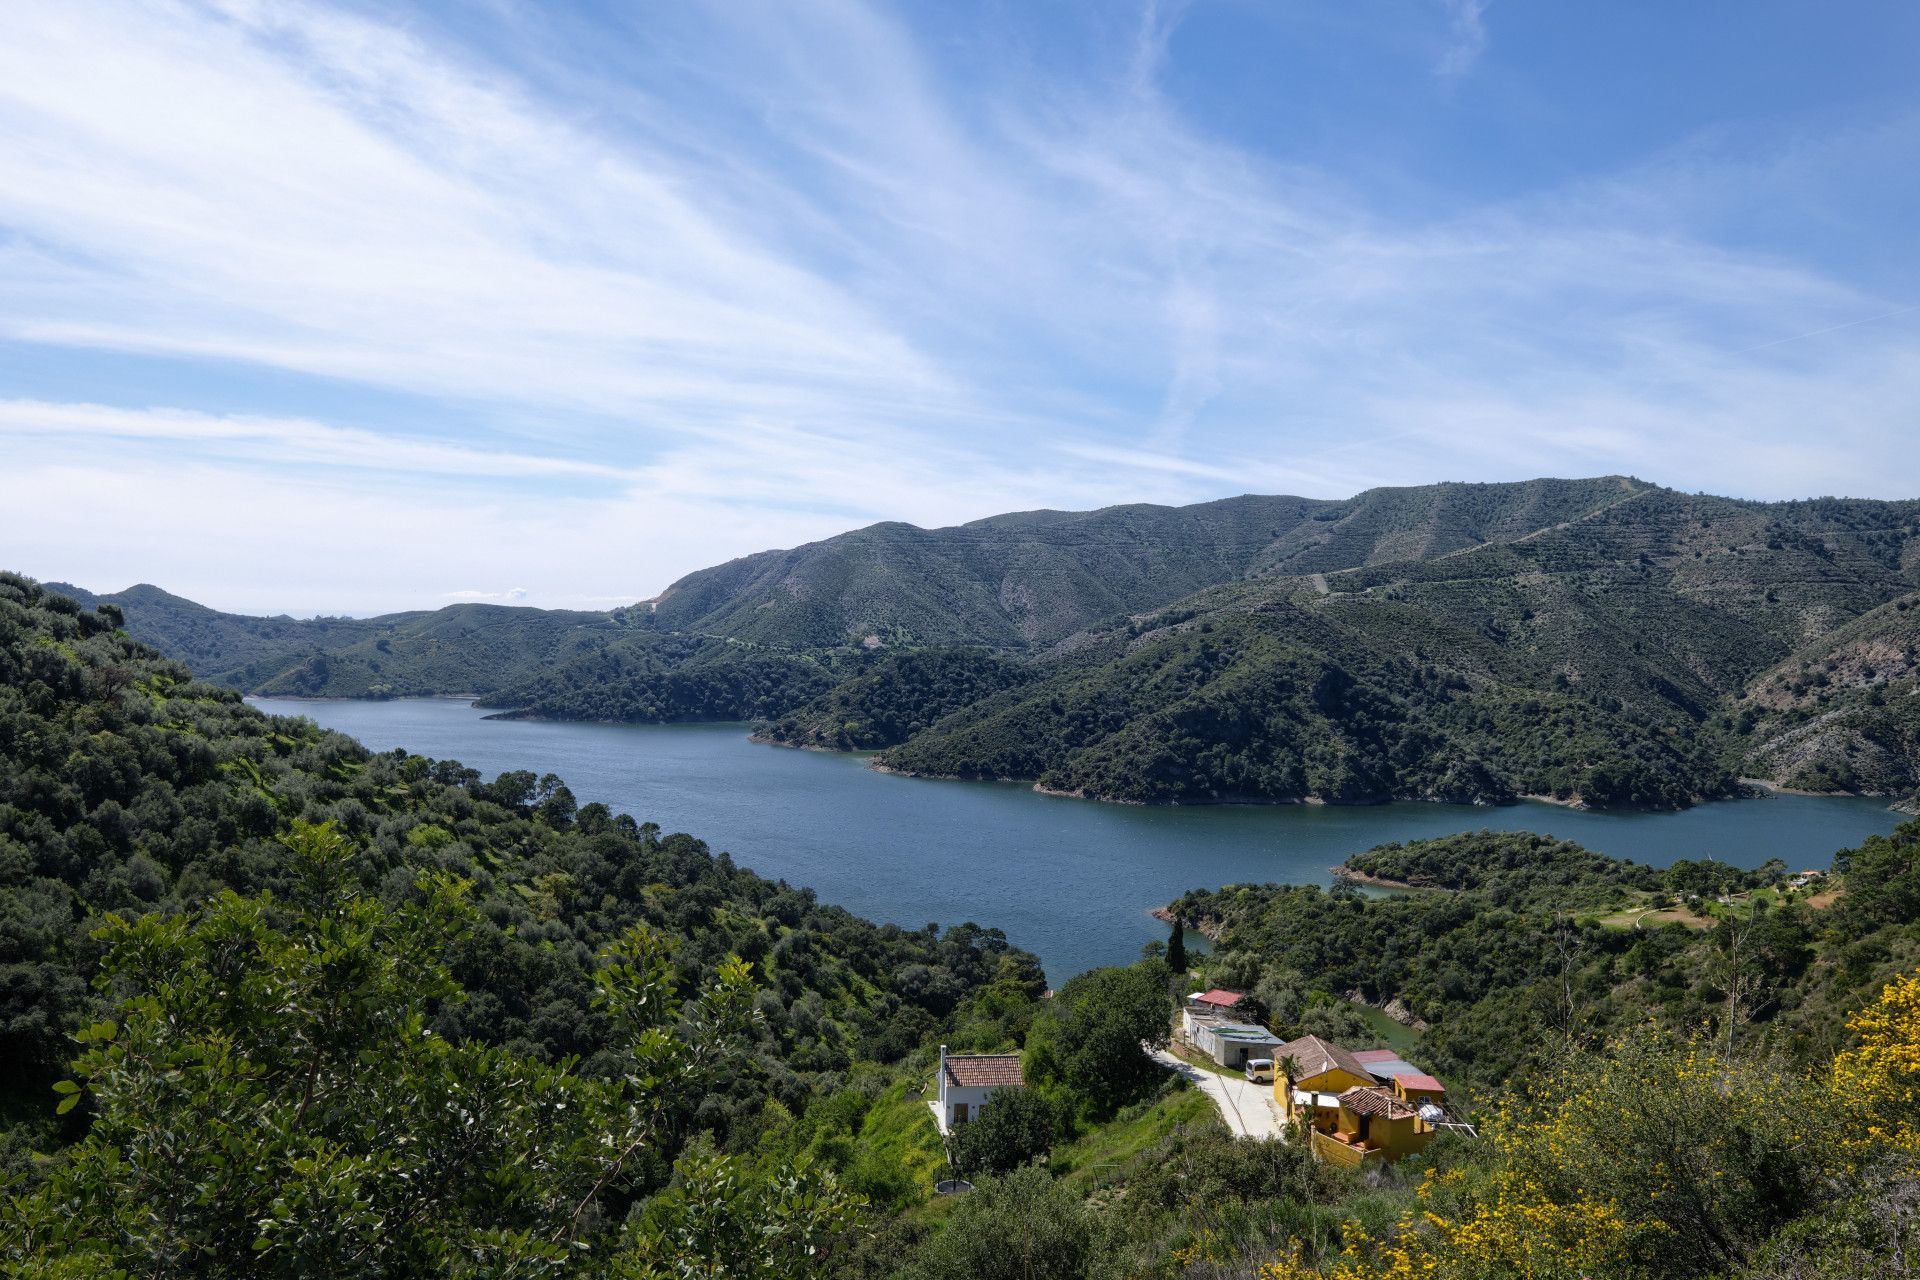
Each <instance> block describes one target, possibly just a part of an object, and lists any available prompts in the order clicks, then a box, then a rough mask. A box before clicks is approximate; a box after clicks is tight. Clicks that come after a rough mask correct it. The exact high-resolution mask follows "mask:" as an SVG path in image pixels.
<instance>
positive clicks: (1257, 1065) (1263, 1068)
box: [1247, 1058, 1273, 1084]
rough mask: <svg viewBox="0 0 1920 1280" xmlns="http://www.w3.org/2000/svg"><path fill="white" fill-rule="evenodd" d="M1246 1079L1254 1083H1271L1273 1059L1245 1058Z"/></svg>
mask: <svg viewBox="0 0 1920 1280" xmlns="http://www.w3.org/2000/svg"><path fill="white" fill-rule="evenodd" d="M1247 1079H1249V1080H1251V1081H1252V1082H1253V1083H1255V1084H1272V1083H1273V1059H1272V1058H1248V1059H1247Z"/></svg>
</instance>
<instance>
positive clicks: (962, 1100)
mask: <svg viewBox="0 0 1920 1280" xmlns="http://www.w3.org/2000/svg"><path fill="white" fill-rule="evenodd" d="M1026 1087H1027V1081H1026V1077H1025V1076H1023V1075H1022V1074H1021V1072H1020V1055H1019V1054H1017V1053H954V1054H949V1053H948V1052H947V1046H945V1045H941V1046H940V1075H939V1077H938V1079H937V1081H936V1082H935V1089H936V1093H935V1097H934V1100H933V1103H932V1106H933V1118H934V1121H935V1123H936V1124H937V1125H938V1126H939V1128H940V1132H941V1133H942V1134H947V1133H951V1132H952V1131H953V1126H954V1125H956V1124H965V1123H966V1122H967V1121H969V1120H971V1119H973V1118H974V1117H975V1116H977V1115H979V1114H980V1108H981V1107H983V1106H985V1105H986V1102H987V1099H989V1098H991V1097H992V1096H993V1095H994V1094H996V1093H998V1092H1000V1091H1001V1090H1002V1089H1024V1088H1026Z"/></svg>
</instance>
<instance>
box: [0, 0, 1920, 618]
mask: <svg viewBox="0 0 1920 1280" xmlns="http://www.w3.org/2000/svg"><path fill="white" fill-rule="evenodd" d="M5 27H6V30H5V34H4V38H0V565H3V566H5V567H9V568H13V569H15V570H17V571H20V572H24V573H27V574H29V575H31V576H33V577H37V578H41V579H44V580H64V581H71V582H75V583H78V584H80V585H82V586H85V587H88V588H90V589H93V590H99V591H110V590H115V589H118V588H121V587H125V586H127V585H130V584H132V583H134V582H139V581H145V582H153V583H157V584H159V585H161V586H164V587H166V588H167V589H169V590H172V591H175V592H178V593H180V594H183V595H186V596H189V597H191V598H193V599H196V600H200V601H202V602H203V603H207V604H210V605H213V606H215V607H218V608H222V609H229V610H236V611H243V612H256V613H280V612H287V613H293V614H296V615H308V614H313V613H316V612H318V613H352V614H368V613H376V612H383V611H388V610H396V609H405V608H435V607H439V606H441V605H445V604H448V603H452V602H455V601H465V600H485V601H497V602H505V603H518V604H528V605H540V606H548V607H574V608H603V607H608V606H612V605H616V604H625V603H630V602H632V601H634V600H638V599H643V598H647V597H650V596H652V595H655V594H657V593H658V592H659V591H660V590H661V589H663V588H664V587H665V586H666V585H667V584H668V583H670V582H671V581H672V580H673V579H675V578H676V577H678V576H679V575H681V574H683V573H686V572H689V571H691V570H693V569H696V568H700V567H703V566H705V565H709V564H714V563H718V562H720V561H723V560H726V559H729V558H731V557H734V556H738V555H743V554H746V553H749V552H752V551H756V550H761V549H764V548H767V547H776V546H792V545H796V544H798V543H802V542H806V541H810V540H812V539H816V538H820V537H825V536H829V535H831V534H833V533H836V532H839V531H841V530H844V529H847V528H852V527H855V526H859V525H862V524H867V523H871V522H873V521H876V520H906V521H911V522H913V523H916V524H921V525H927V526H934V525H942V524H952V523H958V522H961V521H965V520H970V519H976V518H979V517H983V516H987V515H991V514H994V513H996V512H1001V511H1010V510H1024V509H1030V508H1035V507H1056V508H1074V509H1078V508H1089V507H1096V506H1104V505H1107V504H1111V503H1119V502H1161V503H1184V502H1195V501H1203V500H1207V499H1211V498H1218V497H1224V496H1228V495H1231V494H1236V493H1245V492H1261V493H1298V494H1304V495H1308V496H1315V497H1340V496H1346V495H1348V494H1351V493H1355V492H1358V491H1359V490H1361V489H1365V488H1368V487H1370V486H1374V485H1398V484H1422V483H1429V482H1433V481H1440V480H1475V481H1495V480H1514V479H1524V478H1529V477H1533V476H1539V475H1563V476H1567V475H1598V474H1606V473H1624V474H1632V475H1637V476H1640V477H1641V478H1643V479H1647V480H1653V481H1657V482H1659V483H1663V484H1668V485H1672V486H1674V487H1677V488H1681V489H1686V490H1690V491H1691V490H1706V491H1710V492H1716V493H1725V494H1730V495H1735V496H1740V497H1751V498H1766V499H1775V498H1787V497H1802V496H1814V495H1821V494H1847V495H1852V496H1859V497H1887V498H1891V497H1920V359H1917V358H1916V357H1917V356H1920V252H1916V250H1920V216H1917V215H1920V208H1917V207H1916V206H1917V205H1920V199H1917V198H1920V77H1916V76H1915V75H1914V74H1913V68H1914V67H1915V66H1916V65H1920V6H1916V5H1913V4H1911V3H1909V2H1908V0H1888V2H1885V3H1856V2H1853V0H1834V2H1833V3H1829V4H1823V5H1807V4H1803V3H1786V2H1773V0H1698V2H1697V3H1688V4H1673V3H1670V2H1657V3H1628V2H1624V0H1622V2H1617V3H1606V4H1600V3H1586V4H1552V5H1548V4H1537V3H1521V2H1520V0H1505V2H1502V0H1370V2H1369V3H1365V4H1355V3H1352V2H1351V0H1273V2H1270V3H1259V2H1255V0H1192V2H1191V3H1179V2H1178V0H1149V2H1148V3H1145V4H1139V3H1128V2H1126V0H1083V2H1080V3H1076V2H1074V0H982V2H979V3H965V2H959V0H956V2H955V3H943V4H933V3H920V2H919V0H914V2H912V3H901V4H896V5H885V4H879V3H868V2H866V0H784V2H783V0H714V2H713V3H699V2H697V0H683V2H678V3H672V4H640V3H629V2H624V0H598V2H591V0H575V2H573V3H565V2H562V0H541V2H540V3H533V2H531V0H461V2H459V3H443V4H418V5H414V4H407V3H403V2H397V0H383V2H382V3H379V4H366V5H355V4H350V3H341V4H328V3H298V2H290V3H280V2H278V0H206V2H204V3H200V2H193V0H180V2H175V0H138V2H133V0H129V2H120V0H8V3H7V5H6V19H5Z"/></svg>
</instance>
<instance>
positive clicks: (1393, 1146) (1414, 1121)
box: [1340, 1107, 1433, 1160]
mask: <svg viewBox="0 0 1920 1280" xmlns="http://www.w3.org/2000/svg"><path fill="white" fill-rule="evenodd" d="M1340 1129H1341V1131H1342V1132H1344V1133H1353V1134H1357V1133H1359V1132H1360V1117H1359V1116H1358V1115H1356V1114H1355V1113H1354V1112H1352V1111H1349V1110H1348V1109H1347V1108H1345V1107H1341V1108H1340ZM1367 1141H1368V1142H1370V1143H1373V1144H1374V1145H1376V1146H1378V1147H1379V1148H1380V1149H1381V1154H1382V1155H1384V1156H1385V1157H1386V1158H1387V1159H1389V1160H1398V1159H1400V1157H1402V1156H1410V1155H1412V1154H1413V1153H1414V1152H1416V1151H1418V1150H1420V1149H1421V1148H1422V1147H1424V1146H1426V1145H1427V1144H1428V1143H1429V1142H1431V1141H1433V1130H1432V1129H1431V1128H1430V1127H1429V1126H1428V1125H1427V1124H1425V1123H1424V1122H1423V1121H1421V1120H1420V1118H1419V1117H1418V1116H1402V1117H1401V1118H1399V1119H1397V1120H1388V1119H1386V1118H1384V1117H1382V1116H1374V1117H1372V1119H1371V1120H1370V1121H1369V1122H1368V1125H1367Z"/></svg>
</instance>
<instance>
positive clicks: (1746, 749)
mask: <svg viewBox="0 0 1920 1280" xmlns="http://www.w3.org/2000/svg"><path fill="white" fill-rule="evenodd" d="M110 599H111V598H110ZM118 599H119V600H120V602H121V603H122V604H123V607H124V608H125V609H126V610H127V616H128V627H129V629H130V631H131V632H132V633H133V634H135V635H136V636H140V637H143V638H148V639H150V640H152V641H153V642H154V643H156V644H159V645H160V646H162V647H163V648H166V649H167V650H168V651H169V652H172V653H174V654H175V655H176V656H182V657H184V658H185V659H186V660H188V661H190V662H191V663H193V665H194V666H195V669H196V670H197V671H199V672H200V673H201V674H203V675H204V676H206V677H207V678H210V679H214V680H218V681H220V682H222V683H226V684H229V685H231V686H232V687H235V688H240V689H244V690H248V691H252V692H262V693H280V694H303V695H335V696H374V697H380V696H395V695H404V694H427V693H452V692H462V693H473V694H478V695H481V698H482V701H483V703H484V704H485V705H487V706H490V707H494V708H497V709H499V711H500V713H501V714H505V715H517V716H537V717H550V718H556V719H590V720H634V721H672V720H701V719H709V720H711V719H741V720H757V721H762V722H767V723H768V724H769V725H770V728H769V729H767V730H766V732H767V733H768V734H769V736H771V737H772V738H774V739H775V740H779V741H786V742H791V743H795V744H798V745H808V746H828V747H852V748H862V749H879V750H882V751H884V752H885V754H884V756H883V757H882V763H883V764H884V765H885V766H887V767H890V768H894V769H897V770H900V771H902V772H909V773H923V774H938V775H949V776H961V777H998V778H1019V779H1030V780H1035V781H1037V782H1039V783H1040V784H1041V785H1043V786H1045V787H1048V788H1050V789H1054V790H1058V791H1062V792H1068V793H1074V794H1080V795H1085V796H1090V797H1097V798H1108V799H1119V800H1140V801H1158V802H1182V803H1187V802H1208V801H1219V800H1253V801H1277V800H1299V799H1306V798H1316V799H1322V800H1328V801H1334V802H1344V803H1359V802H1370V801H1377V800H1383V799H1389V798H1394V797H1408V798H1431V799H1445V800H1463V801H1475V802H1495V803H1497V802H1501V801H1505V800H1509V799H1512V798H1513V797H1515V796H1518V795H1527V794H1543V795H1551V796H1554V797H1557V798H1561V799H1567V800H1574V801H1578V802H1581V803H1586V804H1592V805H1600V806H1607V805H1640V806H1669V807H1670V806H1677V805H1684V804H1688V803H1691V802H1693V801H1695V800H1697V799H1699V798H1702V797H1710V796H1716V795H1724V794H1729V793H1731V792H1732V791H1734V790H1735V789H1736V788H1737V787H1738V785H1739V781H1738V780H1739V779H1740V778H1742V777H1748V778H1758V779H1763V780H1768V781H1772V782H1774V783H1778V784H1781V785H1786V786H1791V787H1798V788H1805V789H1811V790H1818V791H1855V792H1866V793H1871V794H1880V795H1889V796H1909V795H1912V794H1913V793H1914V792H1915V791H1916V790H1920V696H1916V694H1917V692H1920V503H1916V502H1870V501H1853V500H1842V499H1822V500H1817V501H1808V502H1786V503H1756V502H1745V501H1736V500H1733V499H1727V498H1717V497H1712V496H1708V495H1690V494H1683V493H1678V492H1675V491H1672V490H1668V489H1661V488H1657V487H1654V486H1649V485H1646V484H1643V483H1641V482H1639V481H1635V480H1632V479H1626V478H1620V477H1602V478H1599V479H1592V480H1564V481H1563V480H1540V481H1531V482H1527V483H1524V484H1503V485H1465V484H1447V485H1431V486H1424V487H1418V488H1409V489H1376V490H1370V491H1368V492H1366V493H1363V494H1360V495H1358V496H1356V497H1354V498H1351V499H1346V500H1343V501H1337V502H1335V501H1321V500H1309V499H1301V498H1258V497H1243V498H1234V499H1228V500H1225V501H1222V502H1215V503H1206V504H1201V505H1199V506H1193V507H1180V508H1167V507H1147V506H1133V507H1114V508H1108V509H1106V510H1103V511H1096V512H1087V513H1062V512H1029V513H1022V514H1016V515H1006V516H996V517H993V518H991V519H988V520H983V521H976V522H974V523H973V524H969V525H962V526H958V527H956V528H951V529H935V530H922V529H916V528H912V527H910V526H906V525H892V524H888V525H876V526H873V527H871V528H868V529H863V530H858V531H855V532H853V533H848V534H844V535H841V536H840V537H837V538H830V539H827V540H825V541H823V542H819V543H813V544H809V545H808V546H805V547H800V548H796V549H794V550H790V551H778V552H765V553H762V554H760V555H757V556H749V557H746V558H745V559H742V560H737V561H734V562H732V563H730V564H726V565H722V566H719V567H718V568H715V569H710V570H705V571H702V572H700V573H696V574H692V575H690V576H688V577H687V578H684V579H682V580H681V581H680V582H678V583H676V584H674V586H673V587H671V588H670V589H669V590H668V591H667V592H665V593H664V594H663V595H662V596H661V597H660V598H659V599H658V600H657V601H655V602H653V603H652V604H651V605H639V606H635V607H632V608H628V609H623V610H617V611H615V612H613V613H610V614H604V615H603V614H572V613H554V612H546V611H540V610H531V609H503V608H498V607H491V606H477V605H471V606H459V607H456V608H454V609H444V610H440V611H438V612H435V613H427V614H399V615H392V616H390V617H387V618H377V619H369V620H365V621H356V620H343V619H314V620H311V621H307V622H294V621H293V620H290V619H247V618H235V617H232V616H230V615H223V614H217V613H214V612H212V611H209V610H202V609H199V608H198V606H193V605H191V604H189V603H187V602H184V601H179V600H178V599H177V598H174V597H168V596H166V595H165V593H163V592H157V591H153V590H152V589H149V588H140V589H136V590H135V591H134V592H129V593H126V594H125V596H123V597H120V598H118Z"/></svg>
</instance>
